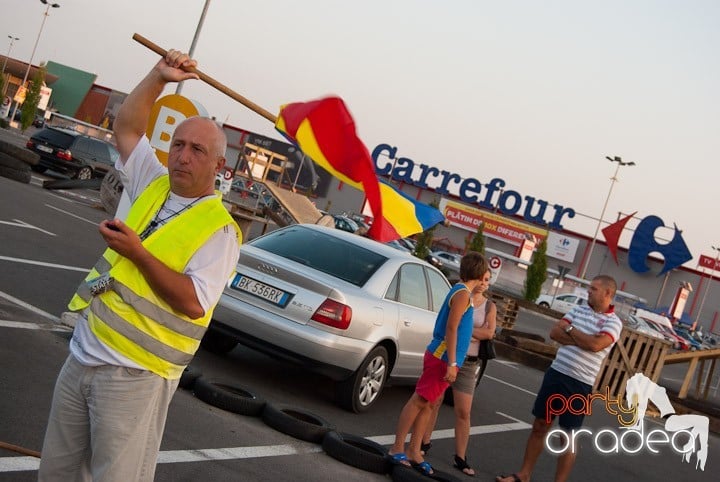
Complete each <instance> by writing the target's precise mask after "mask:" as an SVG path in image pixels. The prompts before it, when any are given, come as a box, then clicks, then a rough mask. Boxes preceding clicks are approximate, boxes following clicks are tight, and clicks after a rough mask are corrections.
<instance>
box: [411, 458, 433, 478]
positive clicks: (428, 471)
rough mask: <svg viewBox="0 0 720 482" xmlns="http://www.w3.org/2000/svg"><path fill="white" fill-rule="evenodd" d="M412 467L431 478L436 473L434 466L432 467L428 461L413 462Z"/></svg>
mask: <svg viewBox="0 0 720 482" xmlns="http://www.w3.org/2000/svg"><path fill="white" fill-rule="evenodd" d="M410 465H412V468H413V469H415V470H417V471H418V472H420V473H421V474H423V475H427V476H431V475H433V474H434V473H435V471H434V470H433V468H432V465H430V464H429V463H428V462H427V461H425V462H413V461H410Z"/></svg>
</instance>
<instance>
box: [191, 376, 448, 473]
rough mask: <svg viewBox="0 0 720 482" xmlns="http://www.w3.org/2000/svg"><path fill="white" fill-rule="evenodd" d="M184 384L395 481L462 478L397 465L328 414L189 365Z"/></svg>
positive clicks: (383, 450) (229, 408) (213, 401)
mask: <svg viewBox="0 0 720 482" xmlns="http://www.w3.org/2000/svg"><path fill="white" fill-rule="evenodd" d="M179 386H180V388H184V389H186V390H192V391H193V392H194V393H195V396H196V397H197V398H199V399H200V400H202V401H204V402H206V403H208V404H210V405H213V406H215V407H218V408H220V409H222V410H226V411H228V412H233V413H237V414H239V415H246V416H251V417H260V418H261V419H262V421H263V422H265V424H266V425H267V426H269V427H271V428H273V429H275V430H277V431H279V432H281V433H284V434H286V435H290V436H291V437H294V438H296V439H299V440H304V441H306V442H312V443H316V444H319V445H321V446H322V449H323V451H324V452H325V453H326V454H327V455H329V456H330V457H332V458H334V459H336V460H338V461H340V462H343V463H345V464H347V465H350V466H352V467H356V468H358V469H361V470H365V471H367V472H373V473H376V474H385V475H389V476H390V477H391V479H392V480H393V481H394V482H414V481H419V482H423V481H426V480H428V479H430V480H438V481H441V482H460V481H459V479H458V478H457V477H455V476H453V475H452V474H448V473H446V472H443V471H440V470H437V469H436V470H435V473H434V474H433V475H431V476H426V475H422V474H421V473H420V472H419V471H417V470H415V469H413V468H410V467H406V466H404V465H393V464H392V463H391V461H390V458H389V457H388V451H387V449H386V448H385V447H384V446H382V445H380V444H379V443H377V442H375V441H373V440H370V439H368V438H365V437H361V436H359V435H353V434H350V433H346V432H341V431H339V430H338V429H337V428H336V427H335V426H334V425H333V424H332V423H330V422H328V421H327V420H325V419H324V418H322V417H320V416H318V415H316V414H314V413H312V412H309V411H307V410H303V409H302V408H299V407H295V406H290V405H283V404H279V405H275V404H271V403H269V402H267V401H266V400H265V399H264V398H262V397H261V396H258V395H256V394H255V393H254V392H253V391H252V390H251V389H249V388H247V387H242V386H239V385H236V384H234V383H232V382H228V381H223V380H216V379H208V378H205V377H204V376H202V373H200V371H199V370H197V369H196V368H194V367H192V366H188V367H187V368H185V370H184V371H183V374H182V376H181V378H180V384H179Z"/></svg>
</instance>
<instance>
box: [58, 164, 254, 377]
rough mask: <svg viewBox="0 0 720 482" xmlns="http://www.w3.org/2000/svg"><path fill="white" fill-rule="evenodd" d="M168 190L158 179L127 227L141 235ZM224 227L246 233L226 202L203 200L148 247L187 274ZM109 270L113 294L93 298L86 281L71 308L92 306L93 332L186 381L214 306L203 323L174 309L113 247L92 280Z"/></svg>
mask: <svg viewBox="0 0 720 482" xmlns="http://www.w3.org/2000/svg"><path fill="white" fill-rule="evenodd" d="M168 192H169V181H168V177H167V176H163V177H161V178H159V179H157V180H155V181H153V182H152V183H151V184H150V185H149V186H148V187H147V188H146V190H145V191H144V192H143V193H142V194H141V195H140V197H138V199H137V200H136V201H135V203H134V204H133V205H132V207H131V209H130V212H129V213H128V217H127V220H126V221H125V223H126V224H127V225H128V226H129V227H130V228H132V229H133V230H134V231H135V232H141V231H142V230H143V229H144V227H145V226H146V225H147V224H148V223H149V222H150V220H151V218H152V216H153V215H154V213H155V212H156V211H157V209H159V206H160V204H162V202H163V200H164V199H166V197H167V195H168ZM153 209H155V210H154V211H153ZM179 220H182V221H179ZM178 221H179V222H178ZM223 227H226V228H231V229H234V230H235V232H236V234H237V236H238V239H240V229H239V228H238V227H237V224H235V222H234V221H233V219H232V217H231V216H230V215H229V213H228V212H227V209H225V207H224V206H223V205H222V202H221V200H220V199H219V198H217V197H216V198H213V199H207V200H202V201H201V202H199V203H198V204H196V205H195V206H193V207H192V208H190V209H188V210H187V211H185V212H183V213H182V214H180V215H179V216H177V217H176V218H174V219H172V220H170V221H169V222H167V223H166V224H164V225H162V226H160V227H159V228H158V229H157V230H156V231H155V232H153V233H152V234H151V235H150V236H148V238H147V239H145V240H144V241H143V246H144V247H145V248H146V249H147V250H148V251H149V252H150V253H151V254H152V255H153V256H155V257H156V258H157V259H159V260H160V261H162V262H163V263H164V264H165V265H166V266H168V267H169V268H170V269H172V270H174V271H176V272H178V273H182V272H183V271H184V269H185V268H186V265H187V263H188V262H189V260H190V259H191V258H192V256H193V255H194V254H195V253H196V252H197V250H198V249H199V248H200V247H201V246H202V245H203V244H205V242H206V241H207V240H208V239H209V238H210V237H211V236H212V235H213V234H214V233H215V232H216V231H217V230H218V229H222V228H223ZM108 272H109V273H110V275H111V276H112V277H113V279H114V281H113V284H112V287H111V289H110V291H108V292H106V293H103V294H100V295H97V296H94V297H93V296H92V294H91V293H90V290H89V289H88V287H87V284H86V283H85V282H84V283H82V285H81V286H80V287H79V288H78V291H77V293H76V296H74V297H73V299H72V300H71V302H70V305H69V307H70V309H71V310H74V311H79V310H83V309H85V308H87V307H88V306H89V308H90V310H89V311H90V313H89V314H88V322H89V325H90V328H91V330H92V332H93V333H94V334H95V335H96V336H97V337H98V338H99V339H100V340H101V341H102V342H103V343H104V344H106V345H107V346H108V347H110V348H111V349H113V350H115V351H117V352H118V353H120V354H122V355H124V356H126V357H127V358H129V359H131V360H133V361H134V362H136V363H138V364H139V365H140V366H142V367H144V368H146V369H147V370H150V371H152V372H154V373H156V374H158V375H160V376H162V377H164V378H168V379H174V378H178V377H180V375H181V374H182V371H183V369H184V367H185V365H187V364H188V363H189V362H190V360H191V359H192V357H193V355H194V353H195V351H197V348H198V347H199V344H200V340H201V339H202V336H203V334H204V333H205V330H206V329H207V325H208V324H209V322H210V319H211V317H212V312H213V308H214V306H213V307H210V308H208V310H207V311H206V313H205V315H204V316H203V317H201V318H199V319H190V318H188V317H187V316H186V315H184V314H182V313H179V312H177V311H175V310H173V309H172V307H170V306H169V305H168V304H167V303H166V302H165V301H164V300H162V299H161V298H159V297H158V296H157V295H156V294H155V293H154V292H153V291H152V289H151V288H150V286H149V284H148V283H147V281H146V280H145V278H144V277H143V276H142V275H141V273H140V272H139V270H138V269H137V267H136V266H135V265H134V264H133V263H131V262H130V261H129V260H127V259H126V258H124V257H123V256H120V255H119V254H118V253H116V252H115V251H113V250H111V249H107V250H106V251H105V253H104V254H103V256H102V257H101V259H100V260H99V261H98V262H97V263H96V265H95V267H94V268H93V269H92V270H91V272H90V274H89V275H88V277H87V278H86V280H88V279H90V280H91V279H93V278H95V277H97V276H99V275H100V274H101V273H108Z"/></svg>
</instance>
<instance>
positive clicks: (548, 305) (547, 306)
mask: <svg viewBox="0 0 720 482" xmlns="http://www.w3.org/2000/svg"><path fill="white" fill-rule="evenodd" d="M538 306H539V307H540V308H550V304H549V303H546V302H545V301H543V302H540V303H538Z"/></svg>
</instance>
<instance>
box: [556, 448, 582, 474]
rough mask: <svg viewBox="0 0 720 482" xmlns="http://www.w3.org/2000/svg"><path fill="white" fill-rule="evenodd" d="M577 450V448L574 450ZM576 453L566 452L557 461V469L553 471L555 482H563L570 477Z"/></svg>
mask: <svg viewBox="0 0 720 482" xmlns="http://www.w3.org/2000/svg"><path fill="white" fill-rule="evenodd" d="M575 450H577V448H576V449H575ZM576 456H577V452H573V451H572V450H569V449H568V450H566V451H565V452H563V453H562V454H561V455H560V456H559V457H558V459H557V467H556V469H555V482H565V481H566V480H568V478H569V477H570V472H571V471H572V468H573V465H575V457H576Z"/></svg>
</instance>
